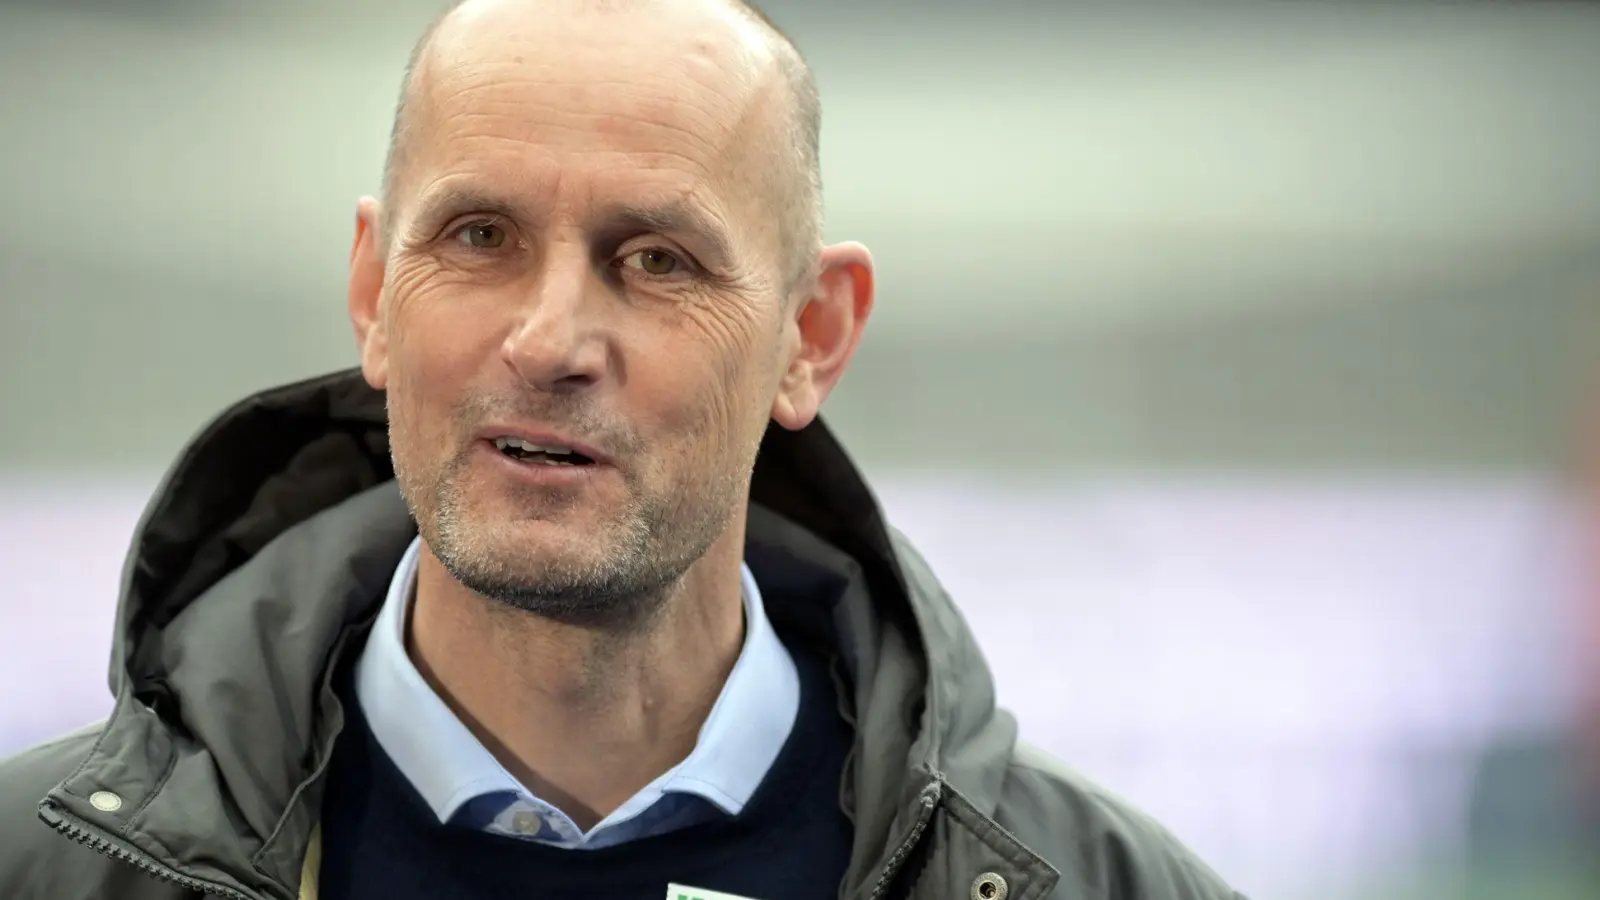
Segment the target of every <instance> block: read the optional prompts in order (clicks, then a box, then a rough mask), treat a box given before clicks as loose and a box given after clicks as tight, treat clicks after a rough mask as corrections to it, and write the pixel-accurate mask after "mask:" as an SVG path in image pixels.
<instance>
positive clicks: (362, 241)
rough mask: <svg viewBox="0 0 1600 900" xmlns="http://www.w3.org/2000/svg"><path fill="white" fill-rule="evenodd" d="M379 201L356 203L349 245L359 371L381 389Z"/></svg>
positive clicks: (384, 340)
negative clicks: (354, 221)
mask: <svg viewBox="0 0 1600 900" xmlns="http://www.w3.org/2000/svg"><path fill="white" fill-rule="evenodd" d="M378 217H379V208H378V201H377V200H374V199H373V198H371V197H362V198H361V199H360V200H359V201H358V202H357V203H356V236H355V241H354V243H353V244H352V245H351V247H350V291H349V305H350V324H351V325H352V326H354V328H355V331H356V349H357V350H358V351H360V354H361V372H362V374H363V375H365V376H366V379H367V383H368V384H370V385H372V386H373V387H375V388H377V389H379V390H382V389H383V388H384V387H386V386H387V385H388V381H389V341H388V333H387V331H386V330H385V328H384V323H383V316H382V314H381V310H380V308H379V300H380V299H381V298H382V296H383V275H384V262H385V260H384V253H383V246H382V239H381V237H380V235H379V233H378V231H379V228H378V226H379V218H378Z"/></svg>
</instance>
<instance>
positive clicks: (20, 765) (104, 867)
mask: <svg viewBox="0 0 1600 900" xmlns="http://www.w3.org/2000/svg"><path fill="white" fill-rule="evenodd" d="M103 724H104V723H96V724H94V725H90V726H87V727H85V728H81V729H79V730H78V731H74V732H72V733H71V734H67V735H63V736H61V737H59V738H55V739H54V740H50V741H46V742H45V743H43V744H39V745H37V746H35V747H31V748H29V749H27V750H24V751H22V752H21V753H18V754H16V755H14V756H10V757H7V758H5V759H0V897H5V898H6V900H47V898H48V900H101V898H111V897H116V898H119V900H122V898H127V900H177V898H180V897H183V896H184V894H183V893H182V892H181V891H179V892H174V891H173V890H171V888H170V886H168V885H164V884H161V883H160V882H157V881H155V880H154V879H151V878H148V877H146V876H144V875H143V874H141V873H139V872H138V871H137V870H135V869H134V868H133V867H132V866H128V865H124V864H122V863H118V862H116V861H114V860H112V859H110V858H108V857H106V856H103V855H101V854H99V853H97V852H95V851H94V850H92V849H90V848H88V847H85V846H83V845H82V844H79V843H77V842H75V841H73V840H71V839H69V838H67V837H64V836H62V835H61V834H58V833H57V832H56V831H55V829H53V828H51V827H50V826H49V825H47V824H45V822H44V820H42V819H40V818H39V803H40V801H42V800H43V799H44V797H45V795H46V794H48V793H50V791H51V790H52V789H53V788H55V787H56V785H58V784H60V783H61V782H62V781H64V780H66V778H67V777H68V776H70V775H71V774H72V773H73V771H74V770H75V769H77V768H78V766H79V764H81V763H82V762H83V760H84V759H85V758H86V757H87V756H88V755H89V752H90V751H91V750H92V749H93V748H94V743H95V741H96V740H98V739H99V737H100V730H101V727H102V726H103Z"/></svg>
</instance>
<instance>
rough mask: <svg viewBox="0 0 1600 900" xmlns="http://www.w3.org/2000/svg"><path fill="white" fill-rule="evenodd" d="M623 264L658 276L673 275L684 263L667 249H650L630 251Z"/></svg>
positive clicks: (623, 259)
mask: <svg viewBox="0 0 1600 900" xmlns="http://www.w3.org/2000/svg"><path fill="white" fill-rule="evenodd" d="M622 265H624V266H626V267H628V268H630V269H639V270H640V271H642V272H644V273H645V274H646V275H653V276H655V277H657V278H660V277H662V276H666V275H671V274H673V273H674V272H677V271H679V270H680V269H682V268H683V263H682V262H680V261H679V260H678V258H677V257H676V256H673V255H672V254H671V253H668V252H667V251H665V250H660V249H655V248H652V249H649V250H639V251H636V252H634V253H630V254H628V255H627V256H624V257H623V258H622Z"/></svg>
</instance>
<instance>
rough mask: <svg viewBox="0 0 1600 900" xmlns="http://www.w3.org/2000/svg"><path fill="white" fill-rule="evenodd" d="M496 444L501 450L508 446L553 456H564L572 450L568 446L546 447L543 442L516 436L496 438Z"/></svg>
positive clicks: (526, 451)
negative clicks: (536, 442)
mask: <svg viewBox="0 0 1600 900" xmlns="http://www.w3.org/2000/svg"><path fill="white" fill-rule="evenodd" d="M494 445H495V446H496V447H499V448H500V449H501V450H504V449H506V448H508V447H515V448H517V449H518V450H521V451H523V452H524V453H548V454H550V455H551V456H564V455H566V454H569V453H571V452H572V451H571V450H569V449H567V448H566V447H546V446H543V445H541V444H535V443H533V442H532V441H525V440H523V439H522V438H514V437H499V438H495V439H494Z"/></svg>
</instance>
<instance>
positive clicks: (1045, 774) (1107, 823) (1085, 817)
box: [1000, 742, 1245, 900]
mask: <svg viewBox="0 0 1600 900" xmlns="http://www.w3.org/2000/svg"><path fill="white" fill-rule="evenodd" d="M1000 808H1001V810H1002V812H1003V816H1002V818H1001V824H1002V825H1004V826H1005V827H1006V828H1007V829H1009V830H1010V831H1012V832H1013V833H1014V834H1015V835H1016V836H1017V837H1018V839H1020V840H1021V841H1022V842H1023V843H1024V844H1026V845H1027V846H1028V847H1029V848H1031V849H1032V850H1033V851H1034V852H1036V853H1038V854H1039V855H1041V856H1043V857H1045V858H1046V859H1047V860H1049V862H1050V863H1051V865H1053V866H1055V868H1056V869H1057V870H1058V871H1059V872H1060V873H1061V878H1060V881H1059V882H1057V884H1056V887H1055V890H1054V891H1053V892H1052V893H1051V895H1050V900H1056V898H1062V900H1065V898H1073V900H1088V898H1093V900H1245V898H1244V896H1243V895H1242V894H1240V893H1238V892H1237V891H1235V890H1233V889H1232V888H1231V887H1229V886H1228V884H1227V883H1226V882H1225V881H1223V879H1222V877H1221V876H1219V875H1218V874H1217V873H1216V872H1214V871H1212V869H1211V868H1210V867H1209V866H1207V865H1206V864H1205V863H1204V862H1202V861H1201V860H1200V858H1199V857H1198V856H1196V855H1195V854H1194V853H1193V852H1192V851H1191V850H1189V848H1187V847H1185V846H1184V845H1183V844H1182V842H1180V841H1179V840H1178V839H1177V838H1176V837H1174V836H1173V835H1172V833H1171V832H1169V831H1167V829H1166V828H1164V827H1163V826H1162V825H1161V824H1160V823H1158V822H1156V821H1155V820H1154V819H1152V818H1150V817H1149V816H1148V815H1146V814H1145V813H1143V812H1141V811H1140V810H1139V809H1137V808H1136V807H1134V806H1133V805H1132V804H1130V803H1128V802H1127V801H1125V800H1123V799H1122V798H1120V797H1117V796H1115V795H1114V794H1112V793H1110V792H1109V791H1107V790H1105V789H1104V788H1102V787H1100V786H1099V785H1097V784H1095V783H1093V782H1092V781H1090V780H1089V779H1087V778H1085V777H1084V776H1082V775H1081V774H1079V773H1077V772H1075V771H1073V770H1072V769H1070V768H1068V767H1067V766H1066V765H1064V764H1062V763H1060V762H1058V761H1057V760H1055V759H1053V758H1052V757H1050V756H1049V755H1048V754H1046V753H1044V752H1043V751H1041V750H1039V749H1037V748H1034V747H1032V746H1030V745H1028V744H1026V743H1022V742H1019V743H1018V747H1017V751H1016V754H1015V758H1014V760H1013V764H1012V766H1011V770H1010V773H1009V775H1008V777H1007V779H1006V785H1005V788H1004V792H1003V796H1002V801H1001V804H1000Z"/></svg>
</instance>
